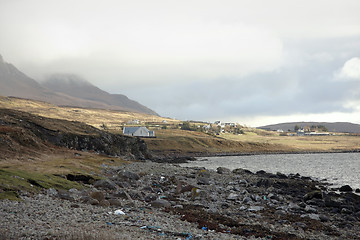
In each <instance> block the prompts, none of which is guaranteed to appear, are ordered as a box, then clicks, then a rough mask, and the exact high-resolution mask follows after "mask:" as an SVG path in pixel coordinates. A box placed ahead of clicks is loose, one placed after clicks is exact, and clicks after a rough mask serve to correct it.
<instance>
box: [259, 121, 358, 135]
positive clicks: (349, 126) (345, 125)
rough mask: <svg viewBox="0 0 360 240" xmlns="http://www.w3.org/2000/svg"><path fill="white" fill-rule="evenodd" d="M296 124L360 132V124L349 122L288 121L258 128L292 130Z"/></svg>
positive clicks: (332, 130) (333, 130)
mask: <svg viewBox="0 0 360 240" xmlns="http://www.w3.org/2000/svg"><path fill="white" fill-rule="evenodd" d="M296 125H297V126H299V127H300V128H303V127H311V126H318V125H322V126H325V127H326V128H327V129H328V130H329V131H330V132H343V133H360V124H355V123H349V122H334V123H330V122H289V123H278V124H272V125H266V126H261V127H258V128H259V129H265V130H278V129H282V130H284V131H288V130H289V129H290V130H291V131H294V129H295V126H296Z"/></svg>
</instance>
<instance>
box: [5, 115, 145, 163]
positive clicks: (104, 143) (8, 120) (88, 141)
mask: <svg viewBox="0 0 360 240" xmlns="http://www.w3.org/2000/svg"><path fill="white" fill-rule="evenodd" d="M53 146H60V147H66V148H69V149H75V150H80V151H94V152H97V153H101V154H106V155H110V156H125V157H128V158H132V159H145V158H149V157H150V155H149V153H148V150H147V146H146V144H145V142H144V141H143V140H141V139H138V138H133V137H128V136H122V135H117V134H111V133H108V132H105V131H101V130H99V129H97V128H94V127H92V126H89V125H86V124H84V123H80V122H70V121H66V120H59V119H51V118H44V117H39V116H35V115H32V114H29V113H25V112H20V111H15V110H9V109H0V150H1V151H2V152H3V153H4V155H3V157H4V156H11V155H14V154H18V153H23V152H27V153H34V152H35V153H36V152H37V151H40V152H41V151H44V150H46V149H47V148H51V147H53Z"/></svg>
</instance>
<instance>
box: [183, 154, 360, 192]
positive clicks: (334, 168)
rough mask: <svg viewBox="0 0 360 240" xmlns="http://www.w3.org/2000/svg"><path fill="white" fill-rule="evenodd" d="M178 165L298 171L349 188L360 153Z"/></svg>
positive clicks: (355, 181) (356, 181) (355, 182)
mask: <svg viewBox="0 0 360 240" xmlns="http://www.w3.org/2000/svg"><path fill="white" fill-rule="evenodd" d="M204 159H207V160H204ZM182 165H183V166H196V167H205V168H207V169H214V170H215V169H216V168H218V167H220V166H221V167H226V168H230V169H231V170H233V169H236V168H243V169H247V170H250V171H252V172H256V171H259V170H264V171H266V172H270V173H276V172H281V173H284V174H290V173H294V174H296V173H299V174H300V175H301V176H308V177H312V178H313V179H317V180H324V179H326V180H327V182H329V183H332V184H333V185H334V187H339V186H342V185H345V184H348V185H350V186H351V187H352V188H353V189H356V188H360V153H325V154H274V155H271V154H270V155H251V156H226V157H207V158H199V159H198V161H194V162H190V163H186V164H182Z"/></svg>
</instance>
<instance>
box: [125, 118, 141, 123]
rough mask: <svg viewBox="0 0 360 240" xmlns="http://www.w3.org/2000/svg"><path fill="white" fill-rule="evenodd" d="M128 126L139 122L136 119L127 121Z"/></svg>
mask: <svg viewBox="0 0 360 240" xmlns="http://www.w3.org/2000/svg"><path fill="white" fill-rule="evenodd" d="M128 124H140V120H138V119H134V120H130V121H128Z"/></svg>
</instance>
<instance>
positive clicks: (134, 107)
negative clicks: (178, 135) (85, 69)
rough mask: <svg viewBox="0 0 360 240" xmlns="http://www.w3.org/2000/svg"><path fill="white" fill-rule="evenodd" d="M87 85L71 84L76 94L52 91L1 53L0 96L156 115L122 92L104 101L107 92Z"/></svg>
mask: <svg viewBox="0 0 360 240" xmlns="http://www.w3.org/2000/svg"><path fill="white" fill-rule="evenodd" d="M88 85H89V86H87V85H86V84H82V85H81V86H79V87H78V88H75V87H74V85H71V86H70V87H73V88H74V89H76V94H75V93H74V94H72V96H70V95H69V94H66V93H64V92H66V91H64V90H63V92H61V91H54V90H51V89H49V88H47V87H45V86H42V85H40V84H39V83H38V82H36V81H35V80H34V79H31V78H30V77H28V76H26V75H25V74H24V73H22V72H21V71H19V70H18V69H17V68H16V67H15V66H14V65H12V64H10V63H7V62H5V61H4V60H3V58H2V56H1V55H0V96H13V97H19V98H28V99H34V100H40V101H44V102H48V103H52V104H55V105H65V106H73V107H83V108H99V109H109V110H119V111H130V112H139V113H146V114H155V115H157V114H156V113H155V112H154V111H152V110H150V109H148V108H147V107H145V106H143V105H141V104H139V103H137V102H135V101H133V100H130V99H128V98H127V97H126V96H124V95H120V97H117V95H113V96H112V97H110V99H111V98H114V99H116V98H120V99H121V100H122V101H120V100H117V101H115V100H109V101H106V100H105V99H106V97H104V96H106V95H110V94H109V93H106V92H104V91H102V90H100V89H99V88H97V87H94V86H92V85H91V84H89V83H88ZM58 87H59V86H58ZM81 87H84V89H83V90H81V89H80V88H81ZM63 88H64V89H66V88H69V86H65V87H63ZM86 92H90V94H92V96H91V97H90V96H86V95H84V94H85V93H86ZM80 93H82V94H80ZM96 94H100V96H99V97H96Z"/></svg>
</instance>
